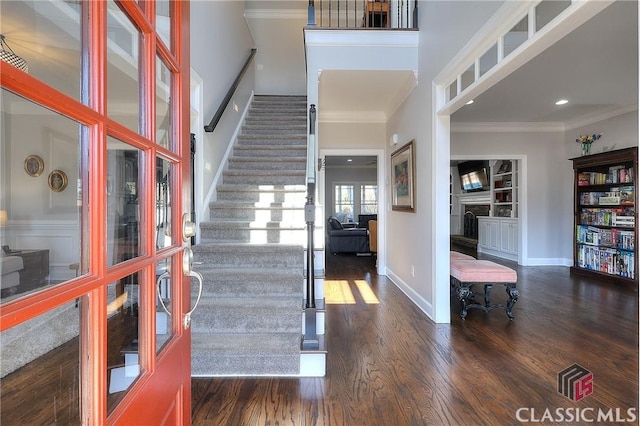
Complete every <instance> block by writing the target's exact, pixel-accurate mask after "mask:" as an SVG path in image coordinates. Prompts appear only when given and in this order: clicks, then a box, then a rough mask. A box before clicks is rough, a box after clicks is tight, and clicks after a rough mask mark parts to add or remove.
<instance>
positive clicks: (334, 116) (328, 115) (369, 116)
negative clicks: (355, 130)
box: [318, 111, 387, 123]
mask: <svg viewBox="0 0 640 426" xmlns="http://www.w3.org/2000/svg"><path fill="white" fill-rule="evenodd" d="M318 121H319V122H320V123H386V122H387V116H386V115H385V113H384V112H382V111H328V112H324V113H321V114H320V115H319V117H318Z"/></svg>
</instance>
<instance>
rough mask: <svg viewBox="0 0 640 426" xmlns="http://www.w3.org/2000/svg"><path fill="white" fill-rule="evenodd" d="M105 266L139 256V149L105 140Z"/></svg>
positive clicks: (111, 139)
mask: <svg viewBox="0 0 640 426" xmlns="http://www.w3.org/2000/svg"><path fill="white" fill-rule="evenodd" d="M107 149H108V157H107V185H106V191H107V215H106V217H107V265H108V266H113V265H115V264H117V263H119V262H124V261H126V260H129V259H132V258H134V257H137V256H139V255H140V251H141V248H140V235H139V222H140V204H139V199H138V197H139V196H140V181H139V173H138V170H139V168H140V162H141V160H142V154H141V152H140V150H139V149H137V148H134V147H132V146H131V145H128V144H126V143H124V142H122V141H120V140H118V139H115V138H113V137H111V136H109V137H108V138H107Z"/></svg>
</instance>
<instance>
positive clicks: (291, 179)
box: [222, 172, 304, 185]
mask: <svg viewBox="0 0 640 426" xmlns="http://www.w3.org/2000/svg"><path fill="white" fill-rule="evenodd" d="M222 182H223V183H225V184H242V185H302V184H304V175H303V174H302V175H282V176H269V175H267V176H264V175H254V176H251V175H238V174H231V173H228V172H224V173H223V178H222Z"/></svg>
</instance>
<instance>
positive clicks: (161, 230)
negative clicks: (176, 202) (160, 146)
mask: <svg viewBox="0 0 640 426" xmlns="http://www.w3.org/2000/svg"><path fill="white" fill-rule="evenodd" d="M171 170H172V167H171V163H170V162H169V161H168V160H165V159H162V158H160V157H158V158H156V215H155V216H156V248H157V249H161V248H163V247H169V246H171Z"/></svg>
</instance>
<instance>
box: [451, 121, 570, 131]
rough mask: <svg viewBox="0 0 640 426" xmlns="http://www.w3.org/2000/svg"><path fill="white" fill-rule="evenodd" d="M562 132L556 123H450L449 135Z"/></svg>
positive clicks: (559, 124) (561, 124) (560, 125)
mask: <svg viewBox="0 0 640 426" xmlns="http://www.w3.org/2000/svg"><path fill="white" fill-rule="evenodd" d="M564 131H565V126H564V124H563V123H556V122H546V123H530V122H522V123H516V122H502V123H501V122H495V123H451V133H472V132H473V133H532V132H534V133H537V132H564Z"/></svg>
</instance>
